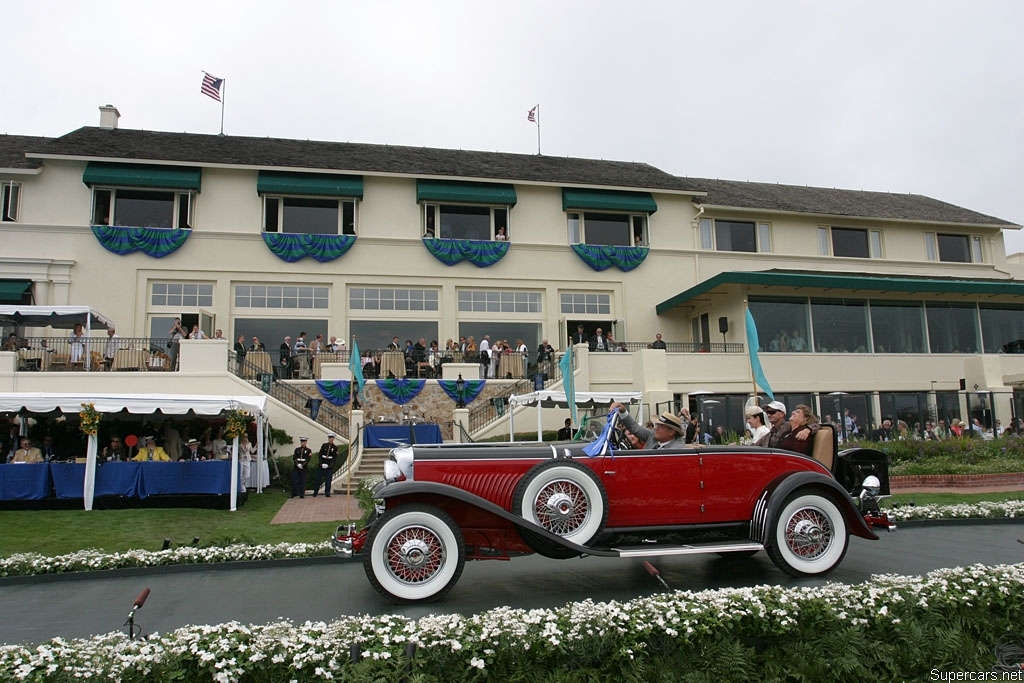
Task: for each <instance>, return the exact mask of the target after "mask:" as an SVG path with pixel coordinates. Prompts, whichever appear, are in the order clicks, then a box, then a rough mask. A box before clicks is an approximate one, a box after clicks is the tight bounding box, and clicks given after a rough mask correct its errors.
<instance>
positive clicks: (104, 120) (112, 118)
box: [100, 104, 121, 128]
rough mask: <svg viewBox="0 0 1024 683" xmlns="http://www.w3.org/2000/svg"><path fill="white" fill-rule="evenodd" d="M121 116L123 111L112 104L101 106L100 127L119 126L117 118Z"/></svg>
mask: <svg viewBox="0 0 1024 683" xmlns="http://www.w3.org/2000/svg"><path fill="white" fill-rule="evenodd" d="M119 118H121V112H119V111H118V110H117V107H115V106H114V105H112V104H107V105H104V106H102V107H100V128H117V120H118V119H119Z"/></svg>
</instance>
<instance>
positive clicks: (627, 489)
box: [599, 449, 701, 528]
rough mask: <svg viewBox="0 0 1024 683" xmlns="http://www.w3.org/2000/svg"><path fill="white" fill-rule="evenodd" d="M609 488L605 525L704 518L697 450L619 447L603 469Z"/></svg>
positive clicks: (605, 460)
mask: <svg viewBox="0 0 1024 683" xmlns="http://www.w3.org/2000/svg"><path fill="white" fill-rule="evenodd" d="M599 474H600V476H601V480H602V482H603V483H604V486H605V490H606V491H607V492H608V523H607V525H606V526H607V527H616V528H622V527H648V526H664V525H673V524H692V523H695V522H698V521H700V504H701V492H700V462H699V456H698V455H697V454H696V453H695V452H694V450H693V449H685V450H684V451H676V452H674V453H670V452H665V451H657V450H624V451H615V452H614V453H613V454H612V455H606V456H602V462H601V468H600V472H599Z"/></svg>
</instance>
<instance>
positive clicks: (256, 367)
mask: <svg viewBox="0 0 1024 683" xmlns="http://www.w3.org/2000/svg"><path fill="white" fill-rule="evenodd" d="M273 372H274V364H273V363H272V362H271V360H270V354H269V353H267V352H266V351H247V352H246V354H245V365H244V366H243V374H244V375H245V376H246V377H247V378H248V379H255V378H256V377H259V376H260V375H269V374H273Z"/></svg>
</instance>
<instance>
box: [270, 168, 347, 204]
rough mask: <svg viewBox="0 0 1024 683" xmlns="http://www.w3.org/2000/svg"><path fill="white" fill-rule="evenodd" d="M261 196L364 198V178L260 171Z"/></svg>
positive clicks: (330, 174) (329, 174)
mask: <svg viewBox="0 0 1024 683" xmlns="http://www.w3.org/2000/svg"><path fill="white" fill-rule="evenodd" d="M256 192H257V193H259V194H304V195H314V196H317V197H355V198H357V199H362V198H363V176H361V175H336V174H333V173H289V172H288V171H260V176H259V179H258V180H257V181H256Z"/></svg>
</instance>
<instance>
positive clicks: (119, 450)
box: [100, 436, 128, 462]
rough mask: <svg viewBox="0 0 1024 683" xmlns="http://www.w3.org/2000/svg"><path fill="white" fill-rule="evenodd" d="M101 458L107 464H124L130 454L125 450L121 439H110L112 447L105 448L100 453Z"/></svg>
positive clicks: (113, 437) (114, 437)
mask: <svg viewBox="0 0 1024 683" xmlns="http://www.w3.org/2000/svg"><path fill="white" fill-rule="evenodd" d="M100 457H101V458H102V459H103V460H104V461H105V462H123V461H125V460H127V459H128V452H127V451H126V450H125V448H124V445H123V444H122V443H121V437H119V436H112V437H110V445H109V446H104V447H103V451H102V452H101V453H100Z"/></svg>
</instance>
